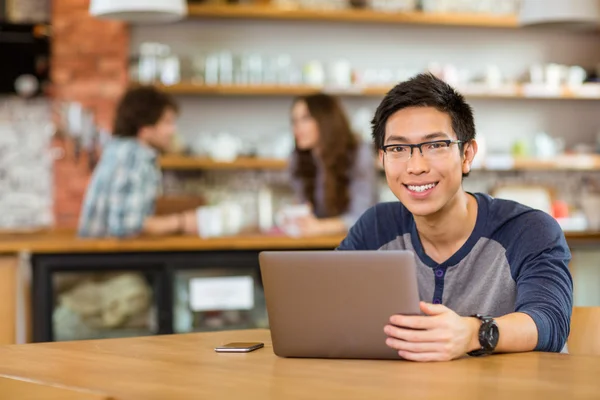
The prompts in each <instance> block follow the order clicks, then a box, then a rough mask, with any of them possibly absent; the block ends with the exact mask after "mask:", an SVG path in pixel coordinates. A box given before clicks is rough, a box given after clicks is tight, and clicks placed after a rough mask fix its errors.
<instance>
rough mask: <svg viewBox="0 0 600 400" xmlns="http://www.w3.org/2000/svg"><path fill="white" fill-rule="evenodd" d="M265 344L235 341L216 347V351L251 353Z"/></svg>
mask: <svg viewBox="0 0 600 400" xmlns="http://www.w3.org/2000/svg"><path fill="white" fill-rule="evenodd" d="M264 346H265V344H264V343H260V342H235V343H227V344H226V345H223V346H219V347H216V348H215V351H216V352H217V353H250V352H251V351H254V350H258V349H260V348H262V347H264Z"/></svg>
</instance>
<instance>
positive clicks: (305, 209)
mask: <svg viewBox="0 0 600 400" xmlns="http://www.w3.org/2000/svg"><path fill="white" fill-rule="evenodd" d="M310 213H311V210H310V207H309V206H308V205H306V204H294V205H288V206H285V207H283V208H282V209H281V210H279V212H278V213H277V215H276V216H275V222H276V224H277V226H278V227H279V228H280V229H281V230H282V231H283V232H284V233H285V234H286V235H288V236H299V235H300V230H299V228H298V225H297V224H296V220H297V219H298V218H302V217H307V216H309V215H310Z"/></svg>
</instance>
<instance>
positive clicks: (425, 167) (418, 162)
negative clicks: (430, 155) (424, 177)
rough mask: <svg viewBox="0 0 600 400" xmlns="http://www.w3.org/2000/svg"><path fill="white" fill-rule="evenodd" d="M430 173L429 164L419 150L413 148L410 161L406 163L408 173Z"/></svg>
mask: <svg viewBox="0 0 600 400" xmlns="http://www.w3.org/2000/svg"><path fill="white" fill-rule="evenodd" d="M428 171H429V163H428V162H427V160H426V159H425V157H423V155H422V154H421V152H420V151H419V149H417V148H413V149H412V153H411V157H410V159H409V160H408V161H407V162H406V172H408V173H409V174H413V175H420V174H423V173H426V172H428Z"/></svg>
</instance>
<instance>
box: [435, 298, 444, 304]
mask: <svg viewBox="0 0 600 400" xmlns="http://www.w3.org/2000/svg"><path fill="white" fill-rule="evenodd" d="M433 304H442V300H440V299H438V298H437V297H436V298H435V299H433Z"/></svg>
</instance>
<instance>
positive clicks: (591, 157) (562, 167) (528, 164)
mask: <svg viewBox="0 0 600 400" xmlns="http://www.w3.org/2000/svg"><path fill="white" fill-rule="evenodd" d="M480 169H481V170H484V171H600V156H599V155H596V154H586V155H584V154H581V155H571V154H563V155H560V156H557V157H554V158H552V159H535V158H526V157H510V156H489V157H487V158H486V160H485V162H484V163H483V167H482V168H480Z"/></svg>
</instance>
